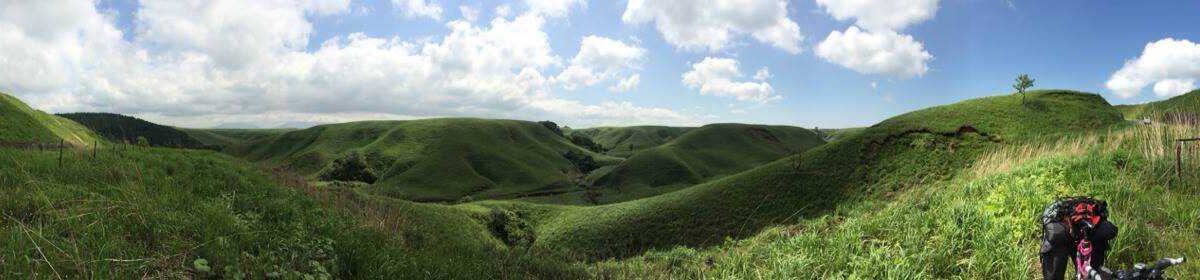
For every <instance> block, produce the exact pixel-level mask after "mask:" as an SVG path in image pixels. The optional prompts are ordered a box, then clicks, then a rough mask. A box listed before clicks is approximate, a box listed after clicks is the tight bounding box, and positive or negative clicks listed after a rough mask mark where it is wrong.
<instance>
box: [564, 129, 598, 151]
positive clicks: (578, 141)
mask: <svg viewBox="0 0 1200 280" xmlns="http://www.w3.org/2000/svg"><path fill="white" fill-rule="evenodd" d="M567 138H569V139H570V140H571V143H574V144H575V145H576V146H580V147H583V148H584V149H588V151H592V152H596V153H603V152H605V149H604V147H601V146H600V144H596V142H595V141H592V138H591V137H587V135H583V134H582V133H571V136H570V137H567Z"/></svg>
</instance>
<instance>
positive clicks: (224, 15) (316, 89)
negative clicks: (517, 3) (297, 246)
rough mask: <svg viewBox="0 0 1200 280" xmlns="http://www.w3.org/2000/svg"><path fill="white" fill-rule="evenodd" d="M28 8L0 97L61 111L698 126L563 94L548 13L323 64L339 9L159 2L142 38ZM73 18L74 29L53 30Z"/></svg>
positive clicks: (334, 43) (8, 33)
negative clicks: (319, 39)
mask: <svg viewBox="0 0 1200 280" xmlns="http://www.w3.org/2000/svg"><path fill="white" fill-rule="evenodd" d="M22 3H23V4H28V5H10V6H6V7H5V9H3V10H0V13H3V14H2V15H3V17H0V61H3V62H4V65H5V67H3V68H0V91H5V92H9V93H13V94H16V95H17V96H19V97H20V98H22V99H24V100H26V101H29V102H30V103H32V104H33V105H34V106H37V107H39V108H40V109H45V110H49V111H54V112H64V111H108V112H117V113H129V114H135V115H142V116H152V117H154V119H160V120H168V121H171V122H172V123H170V124H172V125H184V126H213V125H218V124H220V123H221V122H225V121H228V120H231V119H236V120H239V121H240V122H253V121H257V120H262V121H272V120H279V119H281V118H286V119H293V120H314V121H319V120H322V119H325V120H332V121H348V120H355V119H359V118H377V117H379V118H409V117H429V116H464V115H465V116H480V117H498V118H521V119H554V120H557V121H562V122H563V123H570V124H574V125H581V124H593V123H667V124H691V123H695V122H696V121H697V120H698V117H696V116H693V115H687V114H682V113H678V112H675V111H672V110H670V109H665V108H654V107H640V106H636V105H634V104H630V103H599V104H583V103H580V102H577V101H571V100H565V99H562V98H559V97H556V96H554V95H552V94H551V93H550V90H549V89H550V88H552V83H551V81H550V80H551V79H549V78H547V77H546V76H545V75H544V74H543V73H544V72H546V71H548V70H552V69H557V68H559V67H561V65H562V62H561V59H560V58H559V57H558V56H556V55H555V54H554V52H553V51H552V50H551V48H550V44H549V38H548V35H547V34H546V33H545V32H544V31H543V30H542V29H543V27H544V25H545V20H544V19H543V18H542V17H541V16H540V15H537V14H525V15H521V16H517V17H515V18H511V19H507V18H496V19H494V20H492V21H491V22H489V23H484V24H480V25H475V24H472V23H470V22H467V21H452V22H449V23H447V24H446V28H447V34H446V35H444V36H442V37H441V38H433V39H418V40H405V39H401V38H396V37H393V38H377V37H369V36H366V35H363V34H350V35H344V36H339V37H336V38H334V39H330V40H328V41H326V42H324V43H322V44H321V45H320V47H319V48H318V49H317V50H315V51H311V52H310V51H306V50H305V46H306V45H307V40H308V39H307V38H309V36H310V35H311V33H312V27H311V23H310V22H308V21H307V20H308V19H307V18H306V17H307V16H311V15H316V14H319V13H323V12H329V10H323V9H327V8H321V7H323V6H321V5H308V4H305V3H309V2H284V1H277V2H266V1H253V2H247V3H242V2H238V3H239V4H243V5H232V4H230V3H232V2H221V1H206V2H203V3H181V2H167V3H163V2H152V1H146V2H143V3H142V4H143V5H142V9H141V10H139V11H137V12H136V15H137V16H135V18H134V25H135V26H138V32H137V33H135V34H133V35H134V36H133V38H132V39H131V40H126V39H125V38H124V37H125V36H124V35H125V34H122V32H121V31H120V29H117V28H116V27H115V25H114V23H113V22H112V21H113V20H114V18H113V17H110V16H107V15H104V14H101V13H99V12H98V11H96V9H95V6H94V5H93V3H91V2H89V1H69V0H59V1H56V2H50V1H33V2H22ZM60 13H63V14H69V15H70V19H69V20H68V19H62V20H46V19H57V18H61V17H62V16H61V15H60ZM9 14H14V15H17V14H19V15H28V17H15V16H14V17H10V16H9ZM264 17H265V18H266V20H264ZM264 22H265V23H264ZM169 32H181V34H169ZM184 34H192V35H194V36H196V37H197V38H188V37H187V36H183V35H184ZM218 43H220V44H224V46H219V45H217V44H218ZM597 65H604V64H602V63H597ZM616 65H623V64H616ZM598 69H599V68H598ZM305 116H307V117H305Z"/></svg>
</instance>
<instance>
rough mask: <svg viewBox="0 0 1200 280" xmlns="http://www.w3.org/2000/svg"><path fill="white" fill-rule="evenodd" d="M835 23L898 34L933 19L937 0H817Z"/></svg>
mask: <svg viewBox="0 0 1200 280" xmlns="http://www.w3.org/2000/svg"><path fill="white" fill-rule="evenodd" d="M817 5H820V6H821V7H823V8H825V12H826V13H829V15H831V16H833V18H835V19H837V20H849V19H854V20H855V22H854V24H855V25H858V26H860V27H862V28H866V29H869V30H871V31H884V30H892V31H900V30H903V29H904V28H906V27H908V26H910V25H913V24H916V23H920V22H923V21H926V20H928V19H930V18H933V15H934V14H936V13H937V10H938V0H817Z"/></svg>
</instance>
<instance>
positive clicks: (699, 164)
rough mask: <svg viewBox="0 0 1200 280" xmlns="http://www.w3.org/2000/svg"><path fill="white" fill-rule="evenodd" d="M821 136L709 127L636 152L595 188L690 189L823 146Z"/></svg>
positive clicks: (755, 128)
mask: <svg viewBox="0 0 1200 280" xmlns="http://www.w3.org/2000/svg"><path fill="white" fill-rule="evenodd" d="M824 143H825V141H824V140H822V139H821V137H820V136H818V135H817V134H815V133H813V132H812V131H809V130H807V129H803V128H799V127H791V126H767V125H747V124H710V125H705V126H703V127H699V128H695V129H691V130H689V131H688V132H686V133H684V134H683V135H680V136H678V137H676V138H675V139H673V140H671V141H669V142H667V143H665V144H663V145H660V146H657V147H654V148H649V149H644V150H640V151H636V152H634V153H633V155H631V156H630V157H629V158H627V159H625V160H624V161H622V162H621V163H620V164H619V165H617V166H616V167H614V168H613V169H612V170H611V171H609V172H607V173H605V174H604V175H603V176H600V177H599V178H597V179H596V181H595V182H594V185H595V186H597V187H601V188H620V189H627V188H628V189H636V188H644V187H661V186H670V185H680V184H682V185H690V184H695V183H699V182H702V181H705V180H708V179H710V178H714V177H719V176H723V175H729V174H733V173H737V172H740V171H744V170H748V169H750V168H753V167H755V166H759V165H762V164H764V163H767V162H771V161H774V160H776V159H779V158H782V157H785V156H788V155H792V154H797V153H799V152H802V151H804V150H807V149H810V148H812V147H816V146H818V145H821V144H824Z"/></svg>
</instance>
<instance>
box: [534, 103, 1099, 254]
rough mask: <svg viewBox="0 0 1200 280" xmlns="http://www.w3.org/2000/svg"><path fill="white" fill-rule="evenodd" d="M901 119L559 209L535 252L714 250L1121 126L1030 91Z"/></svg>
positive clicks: (1094, 108)
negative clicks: (683, 185)
mask: <svg viewBox="0 0 1200 280" xmlns="http://www.w3.org/2000/svg"><path fill="white" fill-rule="evenodd" d="M1030 97H1031V98H1030V99H1031V100H1030V102H1029V104H1026V105H1022V104H1021V102H1020V97H1017V96H1011V95H1003V96H992V97H985V98H978V99H972V100H967V101H963V102H959V103H955V104H950V105H945V106H937V107H932V108H927V109H922V110H918V111H914V112H910V113H907V114H903V115H900V116H897V117H894V118H891V119H888V120H886V121H883V122H881V123H879V124H876V125H874V126H871V127H869V128H866V129H863V130H862V131H859V132H854V133H853V134H852V135H847V136H845V138H844V139H843V140H840V141H837V142H833V143H829V144H827V145H823V146H820V147H817V148H814V149H811V150H809V151H807V152H805V153H803V154H801V155H798V156H792V157H788V158H784V159H781V160H778V161H775V162H772V163H769V164H766V165H763V166H760V167H758V168H755V169H752V170H750V171H746V172H743V173H739V174H736V175H732V176H727V177H723V178H720V179H717V180H714V181H710V182H706V183H703V184H700V185H696V186H693V187H690V188H687V189H683V190H680V191H676V192H671V193H667V194H664V195H659V196H655V197H650V198H644V199H639V200H634V201H628V202H622V203H615V204H609V205H602V206H593V207H578V208H571V209H569V210H566V211H563V212H562V213H560V214H558V215H556V216H554V217H553V218H550V219H547V220H546V221H545V222H543V223H541V224H539V225H538V226H537V227H536V229H537V236H538V239H537V241H536V242H535V244H534V248H535V249H538V250H544V251H546V252H558V253H560V254H562V255H564V256H566V257H570V258H577V259H580V258H581V259H604V258H609V257H628V256H633V255H637V254H639V253H641V252H644V251H645V250H649V249H655V248H659V249H661V248H668V247H671V246H678V245H690V246H698V245H712V244H719V243H721V242H723V241H724V240H725V239H726V238H728V237H732V238H740V237H745V236H750V235H752V234H754V233H757V232H758V230H760V229H762V228H764V227H766V226H770V225H776V224H782V223H788V222H794V221H796V220H801V219H808V218H812V217H818V216H821V215H825V214H829V213H830V212H831V211H833V210H835V209H836V207H837V206H838V205H840V204H841V203H846V202H853V201H859V200H861V199H864V198H866V197H871V196H873V195H886V194H887V193H889V192H892V193H894V192H896V191H900V190H906V189H910V188H915V187H917V186H923V185H926V184H928V183H930V182H936V181H939V180H946V179H948V178H951V177H952V176H953V175H954V174H957V172H958V171H959V170H960V169H962V168H964V167H967V166H968V165H969V164H970V163H971V162H973V161H974V160H975V159H976V158H978V157H979V155H981V154H982V153H984V152H985V151H988V150H991V149H996V148H999V147H1004V146H1007V145H1015V144H1017V143H1022V142H1025V141H1036V139H1041V138H1044V137H1049V136H1050V135H1056V134H1057V135H1062V134H1069V133H1082V132H1086V131H1092V130H1097V129H1104V128H1108V127H1112V126H1114V125H1119V124H1121V123H1123V122H1122V121H1121V116H1120V113H1119V112H1117V111H1116V110H1115V109H1113V108H1112V106H1110V105H1109V104H1108V103H1107V102H1106V101H1105V100H1104V99H1103V98H1101V97H1100V96H1098V95H1094V94H1086V93H1079V92H1071V91H1057V90H1055V91H1033V92H1031V93H1030Z"/></svg>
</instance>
